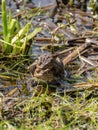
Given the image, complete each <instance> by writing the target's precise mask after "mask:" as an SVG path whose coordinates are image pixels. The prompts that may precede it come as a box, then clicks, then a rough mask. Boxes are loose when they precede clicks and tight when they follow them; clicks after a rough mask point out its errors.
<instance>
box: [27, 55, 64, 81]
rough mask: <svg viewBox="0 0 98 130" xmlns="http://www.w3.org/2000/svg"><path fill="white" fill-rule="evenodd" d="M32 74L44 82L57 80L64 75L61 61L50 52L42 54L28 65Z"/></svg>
mask: <svg viewBox="0 0 98 130" xmlns="http://www.w3.org/2000/svg"><path fill="white" fill-rule="evenodd" d="M29 70H30V72H31V73H32V75H33V76H34V77H35V78H37V79H40V80H44V81H46V82H52V81H58V80H60V79H62V78H63V77H64V65H63V63H62V61H61V60H60V59H59V58H58V57H57V56H54V55H52V54H43V55H41V56H40V57H38V59H37V60H35V62H34V63H33V64H32V65H30V66H29Z"/></svg>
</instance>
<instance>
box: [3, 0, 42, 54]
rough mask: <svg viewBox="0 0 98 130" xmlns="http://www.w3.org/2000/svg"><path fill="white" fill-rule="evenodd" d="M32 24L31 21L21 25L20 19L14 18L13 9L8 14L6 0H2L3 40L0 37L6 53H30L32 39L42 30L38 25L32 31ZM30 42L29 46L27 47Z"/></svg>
mask: <svg viewBox="0 0 98 130" xmlns="http://www.w3.org/2000/svg"><path fill="white" fill-rule="evenodd" d="M31 26H32V24H31V22H29V23H27V24H26V25H25V26H24V27H21V26H20V23H19V22H18V20H16V19H15V18H12V12H11V11H10V13H9V15H8V16H7V9H6V1H5V0H2V28H3V40H2V39H0V42H2V43H3V49H2V50H3V53H4V54H7V55H8V54H10V55H16V54H18V55H20V54H22V55H26V54H28V51H29V49H30V44H31V43H29V41H30V39H32V38H33V37H34V36H35V35H36V34H37V33H38V32H40V31H41V28H40V27H38V28H35V29H33V32H30V28H31ZM28 44H29V48H28V47H27V46H28ZM27 48H28V49H27Z"/></svg>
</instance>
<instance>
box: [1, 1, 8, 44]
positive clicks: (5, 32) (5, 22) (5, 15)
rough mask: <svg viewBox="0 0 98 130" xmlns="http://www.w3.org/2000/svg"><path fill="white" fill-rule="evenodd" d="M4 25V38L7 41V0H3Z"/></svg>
mask: <svg viewBox="0 0 98 130" xmlns="http://www.w3.org/2000/svg"><path fill="white" fill-rule="evenodd" d="M2 25H3V36H4V40H5V41H6V36H7V33H8V27H7V11H6V0H2Z"/></svg>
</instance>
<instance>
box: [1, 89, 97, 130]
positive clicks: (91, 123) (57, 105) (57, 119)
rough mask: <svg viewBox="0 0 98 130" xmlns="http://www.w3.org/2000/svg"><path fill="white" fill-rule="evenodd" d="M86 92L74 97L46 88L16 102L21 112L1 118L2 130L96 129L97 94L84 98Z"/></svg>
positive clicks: (87, 93)
mask: <svg viewBox="0 0 98 130" xmlns="http://www.w3.org/2000/svg"><path fill="white" fill-rule="evenodd" d="M87 95H89V92H88V91H85V92H83V93H82V94H79V93H76V97H74V98H73V97H71V96H70V95H66V94H65V95H64V96H63V97H62V96H60V95H58V94H56V93H53V94H51V95H49V94H48V93H47V92H45V93H43V94H41V95H38V96H33V97H31V98H29V100H28V99H25V100H24V101H23V102H22V103H20V104H17V105H16V107H15V108H13V110H15V109H16V110H17V109H18V111H19V110H20V111H21V113H20V114H19V115H16V116H15V118H13V119H9V121H7V120H4V121H2V122H1V123H0V126H1V127H3V128H5V127H6V129H4V130H9V129H13V130H23V129H25V130H41V129H43V130H46V129H47V130H55V129H57V130H65V129H66V130H71V129H77V130H84V129H87V130H92V129H96V130H97V128H98V114H97V111H98V98H89V99H88V100H87V99H86V98H87ZM9 114H11V111H9ZM13 124H14V125H13ZM15 124H16V125H17V126H18V127H16V126H15ZM24 124H25V125H24Z"/></svg>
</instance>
